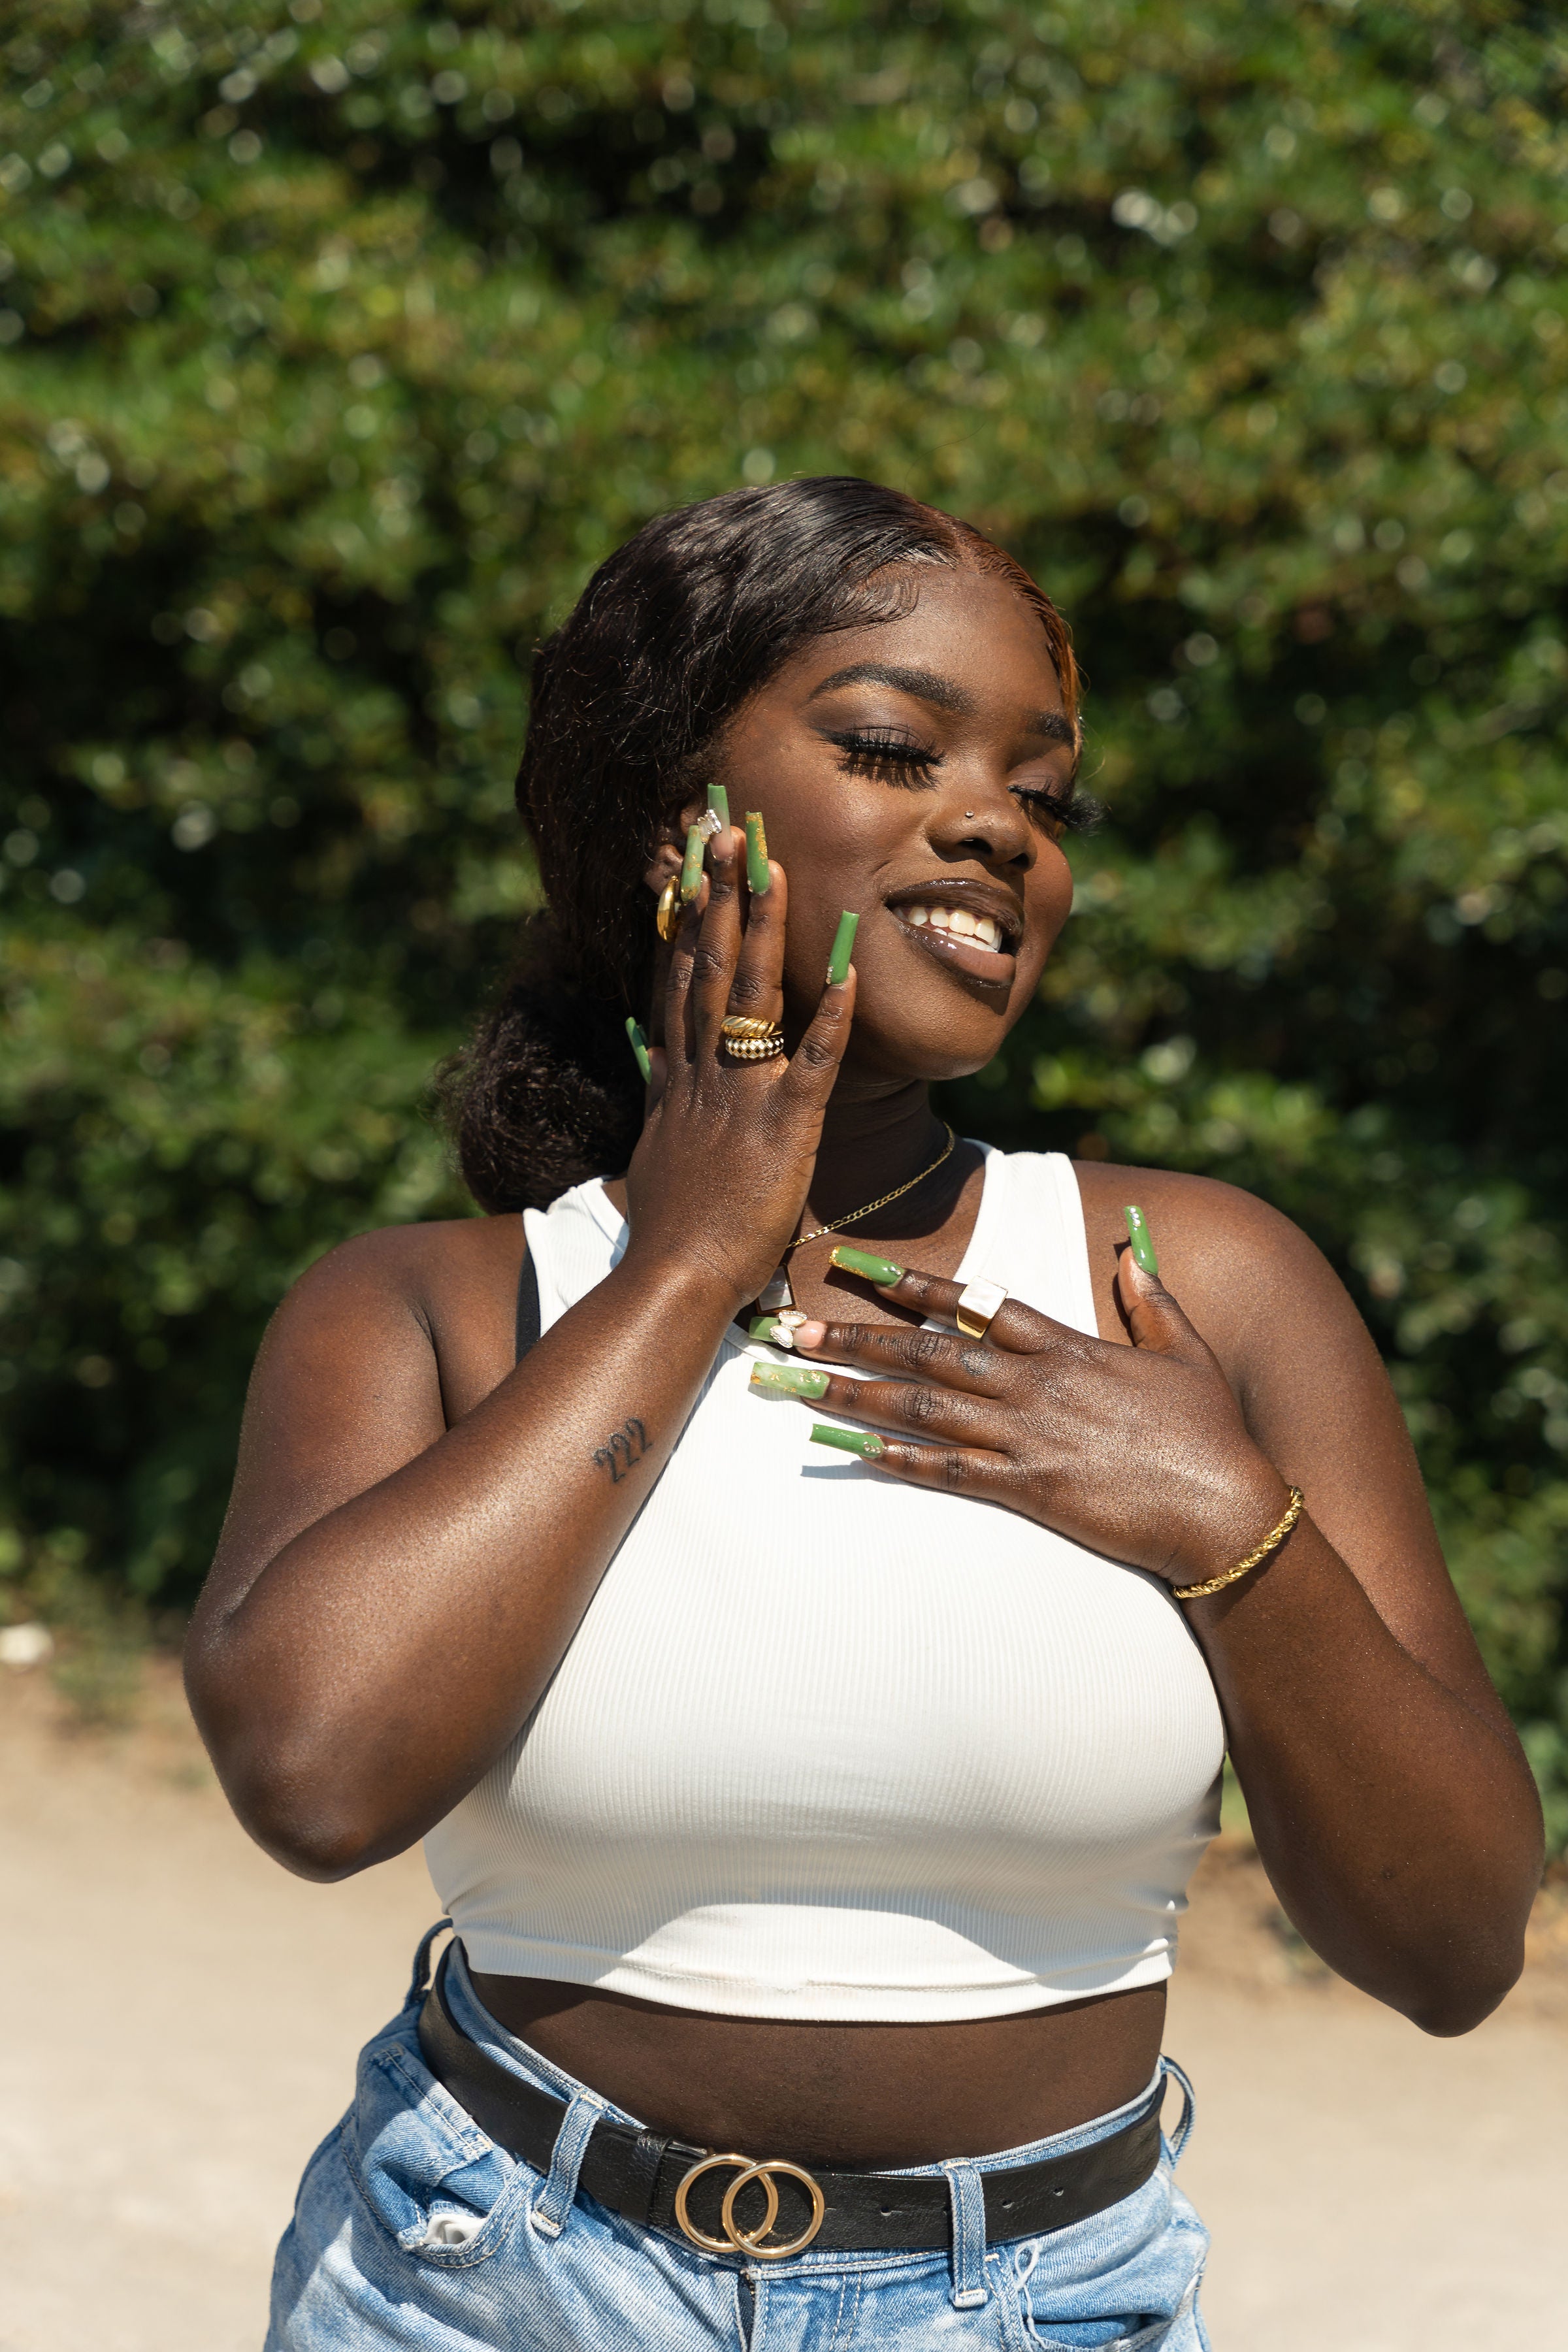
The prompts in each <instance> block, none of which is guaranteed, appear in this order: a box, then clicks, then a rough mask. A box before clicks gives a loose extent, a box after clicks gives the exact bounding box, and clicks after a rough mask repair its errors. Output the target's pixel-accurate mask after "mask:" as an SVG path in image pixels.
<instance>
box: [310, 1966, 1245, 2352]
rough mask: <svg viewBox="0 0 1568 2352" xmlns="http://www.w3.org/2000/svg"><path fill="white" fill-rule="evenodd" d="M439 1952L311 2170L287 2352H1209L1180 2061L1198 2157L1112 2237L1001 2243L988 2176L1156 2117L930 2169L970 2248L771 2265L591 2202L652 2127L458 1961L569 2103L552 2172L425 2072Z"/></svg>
mask: <svg viewBox="0 0 1568 2352" xmlns="http://www.w3.org/2000/svg"><path fill="white" fill-rule="evenodd" d="M434 1933H435V1931H434V1930H432V1935H433V1934H434ZM430 1942H431V1937H429V1936H427V1937H426V1939H425V1941H424V1943H423V1944H422V1945H421V1946H420V1950H419V1958H418V1960H417V1962H416V1967H415V1972H414V1981H413V1983H412V1985H411V1986H410V1989H409V1994H408V1999H407V2000H406V2001H405V2004H404V2007H403V2009H402V2010H401V2011H400V2012H399V2014H398V2015H397V2016H396V2017H395V2018H394V2019H393V2021H392V2022H391V2024H390V2025H388V2026H387V2027H386V2028H385V2030H384V2032H381V2033H378V2034H377V2035H376V2036H375V2037H374V2040H373V2041H372V2042H368V2043H367V2044H366V2045H365V2048H364V2050H363V2052H362V2053H361V2056H360V2062H359V2078H358V2084H357V2087H356V2091H355V2096H354V2103H353V2106H352V2107H351V2108H350V2109H349V2112H348V2114H347V2115H346V2116H344V2117H343V2120H342V2123H341V2124H340V2125H339V2126H337V2128H336V2130H335V2131H333V2132H331V2134H330V2135H329V2136H328V2137H327V2138H326V2139H325V2140H323V2141H322V2143H321V2147H319V2148H318V2149H317V2150H316V2153H315V2155H314V2156H313V2157H312V2158H310V2164H309V2165H308V2166H307V2168H306V2170H305V2178H304V2180H303V2181H302V2183H301V2184H300V2197H299V2202H298V2204H297V2206H296V2208H295V2212H294V2219H293V2221H292V2222H291V2224H290V2225H289V2230H288V2231H287V2232H286V2233H285V2235H284V2239H283V2242H282V2244H281V2245H280V2246H279V2250H278V2263H277V2268H276V2271H275V2273H274V2276H273V2286H272V2325H271V2328H270V2331H269V2333H268V2338H267V2352H350V2347H353V2352H379V2347H385V2352H480V2347H484V2352H718V2347H722V2352H850V2347H861V2346H866V2347H869V2346H883V2347H899V2352H931V2347H932V2346H933V2345H935V2344H939V2343H940V2344H941V2345H942V2347H944V2352H946V2347H951V2352H978V2347H981V2346H989V2347H1001V2348H1002V2352H1040V2347H1047V2352H1049V2348H1050V2347H1058V2352H1079V2347H1089V2346H1092V2347H1098V2352H1152V2347H1155V2346H1158V2347H1161V2352H1200V2347H1202V2352H1207V2347H1208V2338H1207V2336H1205V2333H1204V2328H1203V2323H1202V2321H1201V2320H1200V2319H1199V2317H1198V2283H1199V2280H1200V2278H1201V2276H1202V2273H1203V2265H1204V2257H1205V2252H1207V2248H1208V2235H1207V2232H1206V2231H1205V2229H1204V2226H1203V2224H1202V2222H1201V2221H1199V2220H1198V2217H1197V2215H1196V2214H1195V2213H1194V2210H1193V2209H1192V2207H1191V2206H1190V2205H1189V2204H1188V2202H1187V2200H1186V2199H1185V2198H1184V2196H1183V2195H1182V2194H1181V2191H1180V2190H1179V2189H1177V2188H1176V2186H1175V2183H1174V2180H1173V2178H1172V2175H1173V2168H1174V2166H1175V2163H1176V2159H1177V2158H1178V2157H1179V2155H1180V2154H1181V2150H1182V2146H1183V2143H1184V2140H1185V2138H1186V2137H1187V2134H1188V2132H1189V2130H1190V2128H1191V2125H1192V2091H1191V2086H1190V2084H1188V2082H1187V2080H1186V2077H1185V2075H1184V2074H1182V2073H1181V2071H1180V2069H1179V2068H1178V2067H1175V2066H1173V2065H1172V2064H1171V2063H1170V2061H1169V2060H1162V2061H1161V2071H1162V2074H1170V2075H1173V2076H1174V2078H1175V2079H1176V2081H1177V2082H1178V2083H1179V2084H1180V2085H1181V2089H1182V2093H1183V2098H1184V2106H1183V2114H1182V2119H1181V2122H1180V2124H1179V2126H1178V2127H1177V2131H1176V2135H1175V2137H1174V2140H1173V2141H1172V2140H1167V2141H1165V2143H1164V2146H1163V2156H1162V2160H1161V2163H1160V2166H1159V2168H1158V2169H1157V2171H1156V2172H1155V2173H1154V2174H1153V2175H1152V2178H1151V2179H1149V2180H1147V2181H1145V2183H1144V2185H1143V2187H1142V2189H1137V2190H1135V2191H1134V2193H1133V2194H1132V2195H1131V2197H1128V2198H1125V2199H1123V2200H1122V2201H1121V2204H1119V2205H1113V2206H1110V2208H1108V2209H1107V2210H1106V2211H1104V2212H1102V2213H1096V2214H1093V2215H1091V2216H1090V2218H1089V2220H1088V2221H1079V2222H1077V2223H1075V2224H1074V2225H1073V2227H1071V2228H1070V2229H1066V2230H1058V2231H1054V2232H1052V2233H1051V2234H1050V2235H1049V2236H1047V2237H1043V2238H1025V2239H1014V2240H1011V2241H1009V2242H1007V2243H1006V2244H1005V2245H1000V2246H988V2245H987V2244H986V2242H985V2224H984V2200H983V2196H982V2193H981V2191H980V2186H979V2178H978V2176H979V2175H980V2174H982V2173H985V2172H991V2171H995V2170H998V2169H1001V2168H1005V2167H1006V2166H1008V2165H1016V2164H1027V2163H1032V2162H1034V2161H1035V2160H1036V2159H1037V2158H1041V2157H1048V2156H1059V2155H1063V2154H1066V2153H1067V2152H1068V2151H1069V2150H1070V2149H1073V2148H1079V2147H1089V2146H1090V2145H1091V2144H1092V2143H1093V2142H1094V2141H1096V2140H1099V2139H1102V2138H1104V2137H1106V2136H1107V2135H1108V2134H1110V2132H1113V2131H1114V2130H1116V2129H1117V2127H1118V2126H1119V2125H1121V2123H1122V2122H1123V2121H1124V2120H1125V2119H1126V2118H1127V2116H1129V2115H1130V2113H1131V2106H1132V2105H1137V2104H1138V2102H1136V2101H1135V2102H1132V2103H1131V2105H1129V2106H1127V2107H1119V2108H1117V2109H1116V2110H1115V2111H1114V2112H1113V2113H1111V2114H1110V2115H1105V2116H1096V2118H1095V2119H1094V2121H1093V2122H1091V2123H1087V2124H1080V2125H1079V2126H1078V2127H1077V2128H1076V2129H1075V2130H1073V2131H1068V2132H1058V2133H1057V2134H1056V2135H1055V2137H1052V2138H1050V2139H1042V2140H1036V2141H1034V2142H1032V2143H1031V2145H1030V2146H1029V2147H1015V2148H1006V2149H1004V2150H1003V2151H1001V2152H1000V2153H999V2154H997V2155H995V2156H987V2157H982V2158H978V2159H976V2160H974V2161H967V2160H964V2161H958V2160H954V2161H952V2162H950V2163H947V2164H931V2165H919V2166H913V2167H911V2168H910V2169H911V2170H912V2171H917V2172H922V2173H931V2174H941V2173H942V2172H945V2173H946V2174H947V2176H948V2179H949V2184H950V2191H951V2196H952V2212H953V2217H954V2229H953V2242H952V2249H951V2251H950V2252H942V2253H924V2252H922V2253H883V2252H871V2253H828V2254H817V2253H813V2252H809V2251H808V2252H805V2253H804V2254H801V2255H798V2256H795V2258H793V2259H791V2260H788V2261H784V2262H780V2263H758V2262H751V2261H748V2260H747V2259H746V2258H744V2257H742V2256H741V2255H735V2256H729V2255H716V2254H705V2253H703V2252H701V2251H700V2249H699V2248H698V2247H696V2246H689V2245H688V2244H686V2243H685V2242H684V2241H683V2240H681V2239H678V2238H675V2237H667V2236H665V2235H663V2234H662V2233H661V2232H660V2231H657V2230H639V2229H637V2228H634V2227H633V2226H632V2224H631V2223H629V2222H627V2221H623V2220H622V2218H621V2216H620V2215H619V2214H618V2213H614V2212H611V2211H610V2210H609V2209H608V2208H607V2207H606V2206H604V2205H601V2204H599V2203H598V2202H597V2201H596V2200H595V2199H593V2198H591V2197H589V2196H587V2195H585V2194H580V2193H579V2191H578V2189H577V2168H578V2166H579V2165H580V2164H581V2162H582V2158H583V2151H584V2147H585V2146H586V2144H587V2140H588V2137H589V2134H590V2133H591V2132H592V2130H593V2127H594V2125H595V2121H596V2120H597V2119H598V2117H599V2116H610V2117H611V2118H613V2119H614V2120H616V2121H619V2122H629V2121H632V2120H633V2118H631V2117H629V2116H626V2115H625V2114H624V2112H623V2111H622V2110H621V2109H620V2108H618V2107H616V2106H614V2105H612V2104H611V2103H610V2102H609V2101H608V2100H607V2099H604V2098H601V2097H599V2096H598V2095H597V2094H596V2093H595V2092H593V2091H590V2090H588V2089H586V2088H585V2087H584V2084H581V2083H579V2082H576V2081H574V2078H573V2077H572V2076H571V2075H569V2074H563V2073H562V2072H561V2070H560V2068H559V2067H556V2066H552V2065H551V2064H550V2063H549V2062H548V2060H546V2059H544V2058H542V2057H541V2056H540V2055H539V2053H537V2052H536V2051H532V2050H530V2049H529V2048H528V2046H527V2044H526V2043H524V2042H519V2041H517V2040H515V2039H514V2037H513V2036H512V2035H510V2034H509V2033H507V2032H505V2031H504V2030H503V2029H502V2028H501V2027H500V2025H498V2024H497V2023H496V2021H495V2020H494V2019H493V2018H492V2017H491V2016H490V2015H489V2012H488V2011H486V2010H484V2009H483V2008H481V2006H480V2005H479V2000H478V1998H477V1997H476V1995H475V1993H474V1990H473V1987H472V1985H471V1983H470V1982H469V1979H468V1971H467V1969H465V1968H464V1966H463V1961H462V1954H461V1952H460V1950H454V1952H453V1954H452V1958H451V1962H450V1965H449V1966H448V1969H447V1999H448V2001H449V2004H450V2007H451V2010H452V2014H453V2016H454V2017H455V2018H456V2020H457V2021H458V2024H459V2025H460V2026H461V2027H462V2028H463V2031H464V2032H466V2033H468V2034H469V2035H471V2036H472V2038H473V2039H474V2040H475V2041H476V2042H479V2043H481V2044H482V2046H483V2047H484V2048H485V2049H486V2050H487V2051H488V2052H489V2055H490V2056H491V2057H492V2058H494V2059H495V2060H496V2061H497V2062H498V2063H500V2065H502V2066H504V2067H506V2068H507V2069H508V2070H509V2072H510V2073H512V2074H517V2075H519V2076H520V2077H521V2079H522V2080H523V2081H524V2082H531V2083H533V2084H539V2085H541V2086H542V2088H544V2089H545V2090H548V2091H550V2092H552V2093H553V2095H555V2096H556V2097H557V2098H560V2099H564V2100H565V2101H566V2102H567V2103H568V2106H567V2114H566V2116H565V2120H564V2122H563V2125H562V2127H561V2132H560V2135H559V2137H558V2138H557V2140H556V2144H555V2151H554V2157H553V2160H552V2164H551V2167H550V2169H549V2171H548V2172H547V2173H546V2172H539V2171H536V2170H535V2169H534V2168H533V2167H532V2166H531V2165H528V2164H524V2163H521V2162H520V2161H519V2160H518V2159H517V2158H513V2157H511V2156H509V2155H507V2154H506V2153H505V2152H504V2151H503V2150H502V2149H500V2148H498V2147H496V2145H495V2143H494V2142H493V2141H492V2140H489V2139H487V2138H486V2137H485V2135H484V2133H483V2132H482V2131H480V2129H479V2126H478V2125H477V2124H476V2123H475V2122H474V2121H473V2120H472V2118H471V2117H470V2116H468V2115H467V2114H466V2113H465V2111H464V2110H463V2108H461V2107H460V2106H459V2105H458V2103H457V2101H456V2100H455V2099H453V2098H452V2096H451V2095H450V2094H449V2093H448V2092H447V2090H446V2089H445V2088H444V2087H443V2085H442V2084H439V2083H438V2082H437V2081H436V2079H435V2077H434V2076H433V2075H432V2074H431V2073H430V2071H429V2069H428V2068H427V2067H426V2064H425V2062H424V2060H423V2058H422V2057H421V2055H420V2051H419V2040H418V2032H417V2026H418V2017H419V2008H420V2002H421V2000H422V1998H423V1992H424V1987H425V1984H426V1967H427V1963H428V1956H429V1948H430ZM1140 2097H1142V2094H1141V2095H1140Z"/></svg>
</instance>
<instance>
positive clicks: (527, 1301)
mask: <svg viewBox="0 0 1568 2352" xmlns="http://www.w3.org/2000/svg"><path fill="white" fill-rule="evenodd" d="M538 1337H539V1269H538V1267H537V1266H536V1265H534V1263H533V1257H532V1254H531V1251H530V1250H529V1248H528V1246H527V1244H526V1243H525V1244H524V1245H523V1252H522V1272H521V1274H520V1275H519V1276H518V1277H517V1357H516V1360H517V1362H518V1363H520V1364H521V1361H522V1360H523V1358H524V1356H526V1355H527V1353H528V1351H529V1349H531V1347H532V1345H533V1343H534V1341H535V1340H536V1339H538Z"/></svg>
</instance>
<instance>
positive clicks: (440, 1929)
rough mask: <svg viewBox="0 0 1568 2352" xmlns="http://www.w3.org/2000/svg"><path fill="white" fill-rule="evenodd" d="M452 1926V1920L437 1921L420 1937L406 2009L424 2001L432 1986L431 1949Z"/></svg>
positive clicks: (405, 2000) (410, 1979) (406, 1999)
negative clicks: (419, 2001)
mask: <svg viewBox="0 0 1568 2352" xmlns="http://www.w3.org/2000/svg"><path fill="white" fill-rule="evenodd" d="M451 1924H452V1923H451V1921H450V1919H437V1922H436V1925H435V1926H434V1927H426V1930H425V1933H424V1934H423V1935H422V1936H421V1937H420V1938H419V1949H418V1950H417V1951H416V1953H415V1955H414V1973H413V1975H412V1976H411V1977H410V1978H409V1979H408V1990H407V1993H406V1994H405V1997H404V2002H403V2006H404V2008H405V2009H412V2008H413V2006H414V2004H415V2002H416V2000H424V1998H425V1995H426V1991H427V1990H429V1985H430V1947H431V1945H432V1944H433V1943H434V1942H435V1940H436V1938H437V1936H444V1935H445V1934H446V1932H447V1928H448V1927H450V1926H451Z"/></svg>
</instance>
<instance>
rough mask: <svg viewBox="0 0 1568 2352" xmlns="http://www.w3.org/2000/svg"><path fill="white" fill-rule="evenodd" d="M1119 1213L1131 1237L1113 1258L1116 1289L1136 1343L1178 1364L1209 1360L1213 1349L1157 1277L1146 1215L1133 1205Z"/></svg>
mask: <svg viewBox="0 0 1568 2352" xmlns="http://www.w3.org/2000/svg"><path fill="white" fill-rule="evenodd" d="M1124 1214H1125V1216H1126V1219H1127V1230H1128V1233H1129V1234H1130V1235H1131V1240H1130V1241H1129V1242H1128V1244H1127V1246H1126V1248H1125V1249H1123V1250H1122V1252H1121V1255H1120V1257H1119V1258H1118V1259H1117V1262H1116V1293H1117V1297H1119V1298H1120V1299H1121V1310H1122V1313H1123V1314H1124V1315H1125V1316H1126V1318H1127V1328H1128V1329H1129V1331H1130V1332H1131V1335H1132V1344H1133V1346H1134V1347H1135V1348H1147V1349H1150V1350H1151V1351H1152V1353H1153V1354H1155V1355H1160V1356H1174V1357H1176V1358H1178V1359H1179V1360H1180V1361H1182V1362H1183V1363H1187V1364H1212V1363H1213V1362H1214V1361H1215V1357H1214V1355H1213V1352H1212V1351H1211V1349H1209V1347H1208V1345H1207V1343H1206V1341H1205V1340H1204V1339H1202V1338H1201V1337H1200V1336H1199V1334H1198V1333H1197V1332H1196V1331H1194V1328H1193V1327H1192V1325H1191V1324H1190V1323H1189V1322H1188V1320H1187V1318H1186V1317H1185V1315H1184V1314H1183V1312H1182V1309H1181V1308H1180V1307H1178V1305H1177V1304H1176V1301H1175V1300H1174V1299H1173V1297H1172V1296H1171V1294H1170V1292H1169V1291H1168V1290H1167V1289H1166V1287H1165V1286H1164V1284H1163V1282H1162V1281H1161V1279H1160V1261H1159V1258H1158V1256H1157V1255H1155V1250H1154V1237H1153V1235H1152V1233H1151V1232H1150V1230H1149V1223H1148V1220H1147V1218H1146V1217H1145V1216H1144V1214H1143V1212H1142V1209H1140V1208H1138V1207H1137V1206H1136V1205H1135V1204H1134V1205H1133V1206H1131V1207H1130V1208H1128V1209H1127V1210H1126V1211H1125V1212H1124Z"/></svg>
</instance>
